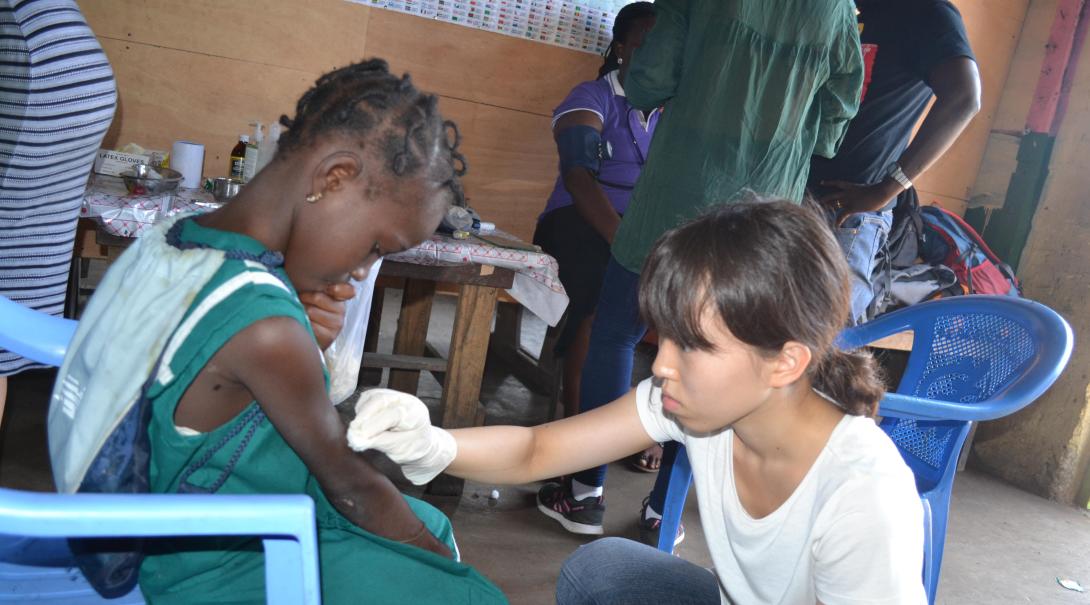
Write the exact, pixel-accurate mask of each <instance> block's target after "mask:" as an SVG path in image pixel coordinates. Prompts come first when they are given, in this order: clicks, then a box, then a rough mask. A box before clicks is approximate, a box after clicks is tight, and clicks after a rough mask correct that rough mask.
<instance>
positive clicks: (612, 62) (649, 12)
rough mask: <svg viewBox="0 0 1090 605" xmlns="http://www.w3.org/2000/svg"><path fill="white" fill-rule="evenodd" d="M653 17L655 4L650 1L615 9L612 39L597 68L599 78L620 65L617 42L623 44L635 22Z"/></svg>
mask: <svg viewBox="0 0 1090 605" xmlns="http://www.w3.org/2000/svg"><path fill="white" fill-rule="evenodd" d="M654 17H655V5H654V4H652V3H650V2H633V3H632V4H627V5H625V7H624V8H622V9H621V10H619V11H617V17H616V18H615V19H614V20H613V41H612V42H610V43H609V48H607V49H606V58H605V61H604V62H603V63H602V66H601V67H599V68H598V77H599V78H601V77H602V76H604V75H606V74H607V73H609V72H611V71H613V70H614V69H617V68H618V67H620V64H619V63H617V43H618V42H620V43H621V44H624V43H625V42H626V41H627V40H628V34H629V32H631V31H632V28H633V27H635V25H636V24H637V23H639V22H640V21H642V20H644V19H653V18H654Z"/></svg>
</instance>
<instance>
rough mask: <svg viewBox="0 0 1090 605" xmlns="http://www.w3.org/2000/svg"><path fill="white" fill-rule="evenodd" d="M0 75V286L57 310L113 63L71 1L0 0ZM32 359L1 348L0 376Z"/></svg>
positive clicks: (104, 125) (107, 117)
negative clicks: (108, 60)
mask: <svg viewBox="0 0 1090 605" xmlns="http://www.w3.org/2000/svg"><path fill="white" fill-rule="evenodd" d="M0 82H2V84H0V295H3V296H6V297H8V298H10V299H12V300H14V301H16V302H19V303H22V304H24V305H26V306H28V307H31V308H33V309H37V310H39V311H43V312H46V313H51V314H54V315H60V314H61V311H62V310H63V308H64V296H65V291H66V287H67V284H68V272H69V265H70V264H71V259H72V246H73V240H74V238H75V232H76V220H77V217H78V215H79V209H80V203H81V201H82V199H83V191H84V189H85V187H86V184H87V175H88V173H89V172H90V170H91V166H92V164H93V162H94V158H95V152H96V151H97V150H98V148H99V146H100V145H101V143H102V137H103V136H104V135H105V134H106V130H107V129H108V128H109V127H110V122H111V120H112V119H113V115H114V106H115V105H116V102H117V92H116V88H115V85H114V77H113V71H112V70H111V69H110V64H109V62H107V60H106V55H105V54H104V53H103V52H102V47H101V46H99V43H98V40H96V39H95V35H94V34H93V33H92V32H91V30H90V28H89V27H87V23H86V21H84V19H83V15H82V14H80V11H79V7H78V6H77V5H76V3H75V2H74V1H73V0H22V1H15V0H0ZM34 367H40V365H39V364H35V363H33V362H31V361H28V360H26V359H23V358H22V357H19V356H16V355H14V354H12V353H10V352H8V351H3V350H0V375H4V376H7V375H10V374H15V373H18V372H20V371H22V370H26V369H29V368H34Z"/></svg>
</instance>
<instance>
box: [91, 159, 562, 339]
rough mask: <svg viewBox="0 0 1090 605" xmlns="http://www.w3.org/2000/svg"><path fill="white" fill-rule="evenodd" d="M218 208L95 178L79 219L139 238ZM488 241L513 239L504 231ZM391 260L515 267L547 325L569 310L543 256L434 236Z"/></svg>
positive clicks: (518, 285)
mask: <svg viewBox="0 0 1090 605" xmlns="http://www.w3.org/2000/svg"><path fill="white" fill-rule="evenodd" d="M217 206H218V204H216V202H215V200H214V199H213V198H212V194H211V193H209V192H207V191H204V190H203V189H177V190H175V191H173V192H170V193H163V194H158V195H130V194H129V193H128V191H126V190H125V187H124V185H123V184H122V182H121V181H120V180H119V179H96V181H95V182H94V183H92V184H91V186H90V187H88V188H87V191H86V192H85V193H84V196H83V207H82V208H81V209H80V216H83V217H89V218H94V219H96V220H97V221H98V222H99V223H100V224H101V225H102V229H103V230H104V231H106V232H107V233H110V234H112V235H117V236H120V237H140V236H141V235H143V234H144V233H145V232H146V231H147V230H148V229H149V228H150V227H151V226H152V225H153V224H155V222H156V221H158V220H161V219H162V218H164V217H170V216H174V215H176V214H180V213H185V212H208V211H210V210H212V209H214V208H216V207H217ZM485 238H488V239H493V240H495V241H502V240H514V239H515V238H513V237H512V236H510V235H507V234H505V233H503V232H497V233H495V234H493V235H486V236H485ZM387 258H389V259H390V260H396V261H399V262H404V263H413V264H416V265H467V264H471V263H478V264H481V265H492V266H495V267H503V268H506V269H511V270H513V271H515V278H514V281H513V283H512V284H511V288H510V289H509V290H507V293H508V294H510V295H511V297H512V298H514V299H515V300H517V301H519V302H520V303H522V305H523V306H525V307H526V308H527V309H529V310H530V311H532V312H533V313H534V314H535V315H537V316H538V317H540V318H541V319H543V320H544V321H545V322H547V323H548V324H549V325H556V323H557V322H558V321H560V317H561V316H562V315H563V314H564V309H566V308H567V307H568V295H567V293H565V292H564V286H563V285H561V283H560V278H559V276H558V274H557V271H558V267H557V264H556V259H554V258H553V257H551V256H549V255H548V254H545V253H544V252H538V251H531V250H522V249H517V248H510V247H504V246H502V245H497V244H496V243H492V242H489V241H485V240H482V239H480V238H477V237H472V236H471V237H470V238H469V239H461V240H459V239H454V238H452V237H450V236H447V235H442V234H439V233H436V234H435V235H432V236H431V238H429V239H427V240H425V241H424V242H423V243H421V244H420V245H418V246H416V247H413V248H410V249H408V250H406V251H404V252H399V253H397V254H392V255H390V256H389V257H387Z"/></svg>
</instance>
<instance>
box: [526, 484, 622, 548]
mask: <svg viewBox="0 0 1090 605" xmlns="http://www.w3.org/2000/svg"><path fill="white" fill-rule="evenodd" d="M537 509H538V510H540V511H541V512H543V513H545V515H546V516H549V517H552V518H553V519H556V521H557V522H559V523H560V525H563V526H564V529H566V530H568V531H570V532H572V533H573V534H584V535H592V536H600V535H602V534H603V533H604V530H603V529H602V517H603V516H605V512H606V505H605V503H604V498H602V497H601V496H598V497H596V498H595V497H593V496H592V497H590V498H584V499H582V500H576V499H575V498H574V497H573V496H572V493H571V481H570V480H568V481H567V482H564V483H546V484H545V485H544V486H542V488H541V489H539V490H538V491H537Z"/></svg>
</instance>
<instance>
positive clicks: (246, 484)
mask: <svg viewBox="0 0 1090 605" xmlns="http://www.w3.org/2000/svg"><path fill="white" fill-rule="evenodd" d="M181 240H182V241H183V242H184V241H189V242H194V243H199V244H203V245H207V246H211V247H215V248H219V249H223V250H227V249H236V250H243V251H246V252H250V253H253V254H260V253H262V252H264V251H265V250H264V248H263V247H262V246H261V244H260V243H258V242H257V241H255V240H253V239H250V238H248V237H245V236H242V235H239V234H235V233H228V232H223V231H217V230H214V229H208V228H205V227H201V226H200V225H198V224H197V223H195V222H194V221H191V220H190V221H185V223H184V224H183V227H182V232H181ZM247 272H257V273H266V274H267V272H266V270H265V269H264V268H263V267H262V266H261V265H259V264H257V263H254V262H252V261H241V260H231V259H228V260H227V261H225V262H224V264H223V266H222V267H221V268H220V270H219V271H218V272H217V273H216V274H215V275H214V276H213V277H212V279H211V280H210V281H209V283H208V284H207V285H206V286H205V287H204V289H202V291H201V292H200V293H199V294H198V296H197V298H196V299H195V300H194V301H193V304H192V306H191V307H190V309H189V311H187V313H186V318H189V317H190V316H192V315H194V314H197V313H201V312H203V311H204V309H202V307H201V305H202V302H204V301H208V302H209V303H210V304H208V305H205V306H206V307H207V312H206V313H204V314H203V315H198V316H197V319H196V323H195V324H193V327H192V330H191V331H190V332H189V333H188V335H186V336H184V341H182V343H183V344H182V345H181V346H180V347H179V348H178V349H177V352H176V353H174V354H173V355H170V354H169V351H168V354H167V355H164V358H163V363H164V364H168V363H169V367H170V370H171V372H172V373H173V375H174V379H173V380H172V381H170V382H169V383H168V384H166V385H165V386H164V385H160V384H159V383H158V382H156V384H155V386H154V387H153V388H152V389H151V390H150V391H149V396H150V398H151V400H152V419H151V423H150V425H149V428H148V433H149V436H150V439H151V444H152V451H151V462H150V479H151V491H153V492H156V493H175V492H177V491H178V488H179V484H180V481H181V479H182V475H183V473H184V472H185V471H186V469H187V468H189V467H190V466H191V465H193V464H194V463H195V462H196V461H198V460H199V459H201V458H202V456H205V455H206V454H208V453H209V452H210V451H211V450H213V449H215V446H216V445H217V444H219V443H220V442H221V441H222V440H224V439H225V438H227V437H228V436H229V435H230V434H231V433H232V431H234V430H235V429H237V428H238V427H239V425H246V424H248V423H249V422H251V421H252V420H253V417H254V412H256V411H257V410H258V409H259V408H258V404H257V403H256V402H253V403H251V404H250V405H249V406H248V407H247V408H246V410H244V411H243V412H242V413H241V414H239V415H238V416H237V417H236V418H234V419H232V420H231V421H229V422H227V423H226V424H224V425H223V426H221V427H219V428H217V429H215V430H214V431H211V432H209V433H200V434H195V435H183V434H182V433H180V432H179V431H178V429H177V428H176V427H175V425H174V412H175V408H176V407H177V405H178V402H179V401H180V399H181V397H182V395H183V394H184V393H185V391H186V389H187V388H188V386H189V385H190V383H191V382H192V381H193V380H194V378H196V376H197V374H198V373H199V372H200V371H201V369H202V368H203V367H204V366H205V364H206V363H207V362H208V361H209V359H211V357H212V356H213V355H214V354H215V353H216V351H217V350H219V348H220V347H222V346H223V345H224V344H226V342H227V341H228V340H230V339H231V337H233V336H234V335H235V334H237V333H238V332H239V331H240V330H242V329H243V328H245V327H247V326H249V325H251V324H253V323H254V322H256V321H258V320H260V319H264V318H267V317H273V316H284V317H291V318H294V319H296V320H297V321H299V323H301V324H303V325H304V326H306V327H307V330H308V331H309V330H310V329H311V328H310V323H309V321H308V319H307V317H306V314H305V312H304V309H303V306H302V304H301V303H300V302H299V299H298V297H297V296H296V293H295V291H294V289H293V288H292V287H291V285H290V282H288V279H287V276H286V275H285V274H284V273H283V271H281V270H276V271H275V273H276V274H277V275H278V276H279V277H280V278H281V280H283V284H284V285H286V286H287V287H286V288H285V287H282V286H281V285H279V284H280V280H266V281H271V282H272V283H257V284H254V283H249V284H247V285H244V286H243V287H241V288H240V289H237V290H235V291H234V292H233V293H230V294H229V295H227V296H226V297H224V298H223V299H222V300H219V301H218V302H216V299H217V297H218V296H221V295H222V294H223V293H225V292H229V291H230V287H229V285H230V284H232V283H238V282H239V281H240V280H239V277H240V276H243V277H245V276H244V275H243V274H245V273H247ZM266 277H267V275H266ZM213 302H214V303H215V304H211V303H213ZM186 321H187V320H186V319H183V321H182V326H183V328H184V327H185V326H186ZM183 328H179V330H181V329H183ZM179 333H181V332H179ZM312 333H313V332H312ZM327 379H328V377H327ZM257 418H258V421H257V427H256V430H255V431H254V432H253V436H252V438H251V439H250V441H249V443H248V445H247V446H246V447H245V449H244V450H243V452H242V454H241V457H240V458H239V459H238V462H237V464H236V465H235V467H234V469H233V470H232V471H231V472H230V473H229V474H228V475H227V476H226V481H224V482H223V484H222V486H221V487H220V488H219V489H218V490H216V491H217V493H221V494H307V495H309V496H311V497H312V498H313V499H314V503H315V509H316V517H317V528H318V542H319V559H320V566H321V580H322V594H323V602H324V603H326V604H327V605H328V604H338V603H361V602H367V603H474V604H477V603H488V604H491V603H506V602H507V601H506V599H505V598H504V597H503V594H502V593H501V592H500V591H499V589H497V588H496V587H495V586H494V585H492V584H491V583H490V582H489V581H488V580H486V579H485V578H484V577H482V576H481V575H480V574H478V573H477V572H476V571H475V570H473V568H471V567H469V566H467V565H463V564H461V563H456V562H454V561H451V560H448V559H445V558H443V557H440V556H439V555H436V554H433V553H431V552H427V551H424V550H421V549H419V548H415V547H412V546H409V545H406V544H399V543H397V542H392V541H390V540H386V539H384V538H381V537H379V536H376V535H374V534H371V533H369V532H367V531H364V530H363V529H360V528H359V527H357V526H355V525H354V524H353V523H351V522H350V521H348V520H347V519H346V518H344V517H343V516H341V514H340V513H338V512H337V511H336V509H334V508H333V506H332V505H331V504H330V503H329V501H328V500H327V499H326V498H325V495H324V494H323V493H322V490H321V488H320V487H319V485H318V483H317V480H315V478H314V477H313V475H311V473H310V472H309V471H308V470H307V467H306V466H305V465H304V464H303V461H302V460H301V459H300V458H299V457H298V456H297V455H296V454H295V452H294V451H293V450H292V449H291V448H290V447H289V446H288V444H287V443H286V442H285V441H284V439H283V438H282V437H281V436H280V434H279V433H278V432H277V430H276V429H275V428H274V427H273V426H272V424H271V423H270V422H269V421H268V419H264V416H261V415H258V416H257ZM246 432H247V431H246V430H242V431H240V432H239V434H237V435H235V436H234V437H231V438H229V439H227V441H226V445H225V446H224V447H222V448H221V449H219V450H218V451H216V452H215V453H214V454H212V455H211V458H210V459H209V461H208V463H207V464H206V465H204V466H203V467H200V468H199V470H196V471H195V472H193V473H192V475H190V476H189V478H188V480H187V482H188V483H189V484H191V485H194V486H197V487H198V488H209V487H210V486H212V485H213V483H214V482H216V481H217V479H218V478H219V477H220V475H221V473H223V472H224V470H225V469H227V468H229V466H230V463H229V460H230V458H231V457H232V455H234V454H235V453H236V450H237V449H238V446H239V444H240V443H241V441H242V440H243V439H244V435H245V434H246ZM406 500H407V501H408V503H409V506H410V507H411V508H412V509H413V511H414V512H415V513H416V515H417V516H418V517H420V519H421V520H422V521H423V522H424V523H425V524H426V525H427V526H428V528H429V529H430V530H431V531H432V533H434V534H435V535H436V537H438V538H439V539H440V540H442V541H444V542H446V543H447V545H448V546H450V547H451V549H452V551H454V550H455V545H454V539H453V533H452V530H451V526H450V522H449V520H448V519H447V518H446V517H445V516H444V515H443V514H442V513H441V512H439V511H438V510H437V509H435V508H434V507H432V506H430V505H428V504H426V503H424V502H421V501H419V500H416V499H414V498H409V497H406ZM154 544H155V546H154V548H155V553H154V554H149V556H148V557H147V559H145V561H144V563H143V566H142V567H141V569H140V588H141V590H142V591H143V593H144V595H145V596H146V598H147V599H148V601H149V602H150V603H154V604H158V603H167V604H170V603H179V604H181V603H184V604H186V605H191V604H194V603H216V604H222V603H264V602H265V568H264V556H263V555H262V552H261V544H260V542H259V541H258V540H256V539H253V538H229V539H228V538H223V539H216V540H210V539H187V540H177V541H173V542H171V543H169V544H167V545H163V544H160V543H154Z"/></svg>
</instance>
